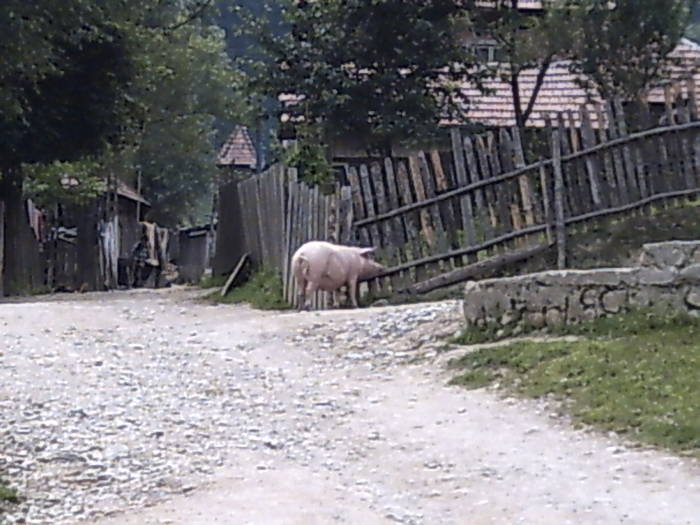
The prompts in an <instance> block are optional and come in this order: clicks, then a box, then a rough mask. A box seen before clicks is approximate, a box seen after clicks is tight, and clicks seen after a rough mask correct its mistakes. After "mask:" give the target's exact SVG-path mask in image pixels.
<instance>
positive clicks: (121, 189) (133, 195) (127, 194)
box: [117, 180, 151, 206]
mask: <svg viewBox="0 0 700 525" xmlns="http://www.w3.org/2000/svg"><path fill="white" fill-rule="evenodd" d="M117 182H118V184H117V195H119V196H120V197H124V198H127V199H130V200H132V201H137V202H140V203H141V204H145V205H146V206H150V205H151V203H150V202H148V201H147V200H146V199H145V198H144V197H143V195H141V194H140V193H139V192H138V191H136V190H135V189H134V188H132V187H131V186H129V185H128V184H126V183H125V182H123V181H121V180H120V181H117Z"/></svg>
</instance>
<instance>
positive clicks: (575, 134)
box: [566, 111, 595, 213]
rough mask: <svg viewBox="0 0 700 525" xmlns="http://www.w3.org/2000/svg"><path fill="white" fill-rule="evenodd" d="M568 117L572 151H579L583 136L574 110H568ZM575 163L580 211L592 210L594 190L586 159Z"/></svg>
mask: <svg viewBox="0 0 700 525" xmlns="http://www.w3.org/2000/svg"><path fill="white" fill-rule="evenodd" d="M566 119H567V122H568V130H569V133H568V135H569V142H570V144H571V152H572V153H578V152H579V151H582V150H583V145H582V137H581V133H580V132H579V129H578V128H577V127H576V120H575V118H574V114H573V112H572V111H567V112H566ZM573 163H574V165H575V166H576V169H575V173H576V185H577V187H578V191H579V194H578V200H579V201H580V203H581V206H580V207H579V210H580V211H579V213H581V212H582V211H586V212H587V211H591V210H592V209H594V208H595V205H594V202H593V191H592V189H591V185H590V184H589V179H588V176H587V173H586V161H585V157H584V158H578V159H574V161H573Z"/></svg>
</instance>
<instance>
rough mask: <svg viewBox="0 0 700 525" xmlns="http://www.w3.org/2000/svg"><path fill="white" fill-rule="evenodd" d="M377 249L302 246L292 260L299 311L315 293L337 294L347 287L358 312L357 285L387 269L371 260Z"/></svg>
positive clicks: (314, 243) (321, 244) (320, 243)
mask: <svg viewBox="0 0 700 525" xmlns="http://www.w3.org/2000/svg"><path fill="white" fill-rule="evenodd" d="M374 250H375V248H358V247H354V246H342V245H339V244H332V243H330V242H325V241H310V242H307V243H306V244H303V245H302V246H301V247H299V249H298V250H297V251H296V252H295V253H294V255H293V256H292V272H293V273H294V278H295V279H296V282H297V288H298V290H299V292H298V293H299V309H303V308H306V307H307V306H308V304H307V303H308V301H309V300H310V298H311V295H312V294H313V293H314V292H315V291H316V290H324V291H326V292H335V291H337V290H339V289H340V288H342V287H343V286H345V285H347V287H348V295H349V297H350V301H352V305H353V306H354V307H355V308H357V306H358V305H357V283H358V282H360V281H366V280H367V279H371V278H372V277H376V276H377V275H379V274H381V273H382V272H383V271H384V270H385V268H384V266H382V265H381V264H379V263H378V262H376V261H374V260H372V259H370V258H369V255H370V254H372V253H373V252H374Z"/></svg>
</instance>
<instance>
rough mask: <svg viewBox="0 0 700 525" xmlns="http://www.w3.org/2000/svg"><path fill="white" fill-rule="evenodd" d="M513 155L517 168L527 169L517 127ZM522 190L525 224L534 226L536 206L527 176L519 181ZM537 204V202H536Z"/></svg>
mask: <svg viewBox="0 0 700 525" xmlns="http://www.w3.org/2000/svg"><path fill="white" fill-rule="evenodd" d="M512 134H513V154H514V161H515V167H516V168H523V167H525V165H526V164H525V152H524V151H523V143H522V140H521V137H520V130H519V129H518V127H517V126H515V127H513V131H512ZM518 186H519V188H520V199H521V200H522V203H523V214H524V215H525V224H527V225H528V226H532V225H533V224H535V223H536V222H537V219H536V218H535V205H534V204H533V201H535V199H534V198H533V190H532V184H531V183H530V179H529V177H528V176H527V175H523V176H522V177H520V178H519V179H518ZM535 202H536V201H535Z"/></svg>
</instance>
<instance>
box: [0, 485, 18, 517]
mask: <svg viewBox="0 0 700 525" xmlns="http://www.w3.org/2000/svg"><path fill="white" fill-rule="evenodd" d="M19 500H20V498H19V494H17V492H16V491H15V490H14V489H11V488H10V487H9V486H8V485H7V484H6V483H5V482H4V481H3V480H2V478H0V511H2V510H3V509H4V508H5V506H6V504H15V503H19Z"/></svg>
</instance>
